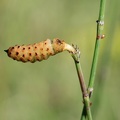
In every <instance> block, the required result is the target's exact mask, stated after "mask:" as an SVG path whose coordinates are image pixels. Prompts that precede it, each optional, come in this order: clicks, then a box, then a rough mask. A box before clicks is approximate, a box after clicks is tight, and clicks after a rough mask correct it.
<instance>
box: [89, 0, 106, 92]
mask: <svg viewBox="0 0 120 120" xmlns="http://www.w3.org/2000/svg"><path fill="white" fill-rule="evenodd" d="M105 2H106V0H101V2H100V12H99V18H98V21H97V34H96V43H95V49H94V55H93V62H92V67H91V73H90V79H89V84H88V90H93V86H94V81H95V74H96V67H97V62H98V55H99V48H100V42H101V39H103V38H104V35H102V31H103V28H104V14H105ZM89 92H91V91H89Z"/></svg>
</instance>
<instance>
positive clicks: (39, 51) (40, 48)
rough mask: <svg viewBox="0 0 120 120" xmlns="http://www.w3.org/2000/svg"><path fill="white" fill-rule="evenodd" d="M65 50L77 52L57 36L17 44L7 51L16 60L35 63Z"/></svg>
mask: <svg viewBox="0 0 120 120" xmlns="http://www.w3.org/2000/svg"><path fill="white" fill-rule="evenodd" d="M64 50H67V51H68V52H70V53H75V52H76V50H75V49H74V47H73V46H71V45H69V44H67V43H65V42H64V41H63V40H60V39H58V38H56V39H53V40H50V39H47V40H45V41H42V42H39V43H34V44H30V45H22V46H18V45H16V46H14V47H9V49H7V50H5V52H6V53H7V54H8V56H9V57H11V58H12V59H14V60H17V61H22V62H28V61H29V62H31V63H34V62H35V61H42V60H46V59H47V58H48V57H49V56H53V55H55V54H57V53H60V52H62V51H64Z"/></svg>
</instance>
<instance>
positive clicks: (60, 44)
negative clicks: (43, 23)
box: [5, 0, 106, 120]
mask: <svg viewBox="0 0 120 120" xmlns="http://www.w3.org/2000/svg"><path fill="white" fill-rule="evenodd" d="M105 2H106V0H101V1H100V10H99V18H98V20H97V34H96V43H95V49H94V55H93V61H92V67H91V73H90V78H89V84H88V88H87V87H86V84H85V81H84V76H83V73H82V69H81V64H80V51H79V48H78V47H77V46H76V47H75V46H74V45H69V44H67V43H66V42H65V41H63V40H60V39H58V38H56V39H53V40H50V39H47V40H45V41H42V42H39V43H35V44H30V45H22V46H19V45H16V46H13V47H9V48H8V49H7V50H5V52H7V55H8V56H9V57H10V58H13V59H14V60H17V61H22V62H28V61H29V62H31V63H34V62H35V61H42V60H46V59H48V57H49V56H53V55H56V54H57V53H60V52H63V51H65V50H67V51H68V52H69V53H70V54H71V56H72V58H73V59H74V62H75V66H76V71H77V74H78V79H79V83H80V87H81V91H82V97H83V103H84V107H83V111H82V115H81V120H85V119H86V118H87V119H88V120H92V114H91V108H90V106H91V102H90V97H91V94H92V92H93V86H94V81H95V73H96V66H97V61H98V53H99V47H100V41H101V39H103V38H104V35H103V34H102V31H103V27H104V12H105Z"/></svg>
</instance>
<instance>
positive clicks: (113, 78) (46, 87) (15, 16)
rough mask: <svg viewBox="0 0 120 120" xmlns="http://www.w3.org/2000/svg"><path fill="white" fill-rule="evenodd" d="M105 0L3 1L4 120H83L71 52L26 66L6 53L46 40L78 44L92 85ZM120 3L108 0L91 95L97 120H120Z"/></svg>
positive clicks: (0, 78)
mask: <svg viewBox="0 0 120 120" xmlns="http://www.w3.org/2000/svg"><path fill="white" fill-rule="evenodd" d="M99 3H100V0H92V1H88V0H74V1H72V0H0V120H79V119H80V116H81V111H82V107H83V103H82V97H81V96H82V95H81V90H80V86H79V81H78V78H77V73H76V70H75V65H74V61H73V59H72V58H71V56H70V54H68V53H67V52H63V53H60V54H57V55H56V56H54V57H50V58H49V59H48V60H46V61H42V62H36V63H34V64H32V63H21V62H17V61H13V60H12V59H10V58H8V57H7V55H6V53H5V52H4V49H7V48H8V47H9V46H13V45H16V44H20V45H22V44H30V43H35V42H39V41H42V40H45V39H47V38H50V39H53V38H60V39H64V40H65V41H66V42H67V43H70V44H72V43H73V44H75V45H78V46H79V48H80V51H81V65H82V69H83V73H84V77H85V82H86V84H88V79H89V74H90V68H91V62H92V56H93V51H94V44H95V36H96V20H97V19H98V14H99ZM119 5H120V0H115V1H113V0H107V3H106V12H105V27H104V33H105V36H106V37H105V39H104V40H102V41H101V47H100V54H99V61H98V66H97V74H96V81H95V86H94V87H95V88H94V94H93V97H92V103H93V104H92V107H91V109H92V112H93V113H92V114H93V118H94V119H95V120H101V119H102V120H106V119H107V120H108V119H109V120H119V119H120V113H119V107H120V10H119Z"/></svg>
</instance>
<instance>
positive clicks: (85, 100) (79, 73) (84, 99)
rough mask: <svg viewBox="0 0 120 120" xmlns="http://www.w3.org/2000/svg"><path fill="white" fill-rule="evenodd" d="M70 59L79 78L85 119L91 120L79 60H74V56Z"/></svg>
mask: <svg viewBox="0 0 120 120" xmlns="http://www.w3.org/2000/svg"><path fill="white" fill-rule="evenodd" d="M78 56H79V55H78ZM72 57H73V59H74V61H75V66H76V70H77V74H78V78H79V82H80V87H81V91H82V95H83V101H84V105H85V111H86V113H87V118H88V120H92V115H91V109H90V100H89V95H88V92H87V88H86V85H85V82H84V76H83V73H82V69H81V65H80V60H79V58H78V57H77V59H76V56H75V55H74V54H73V55H72Z"/></svg>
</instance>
